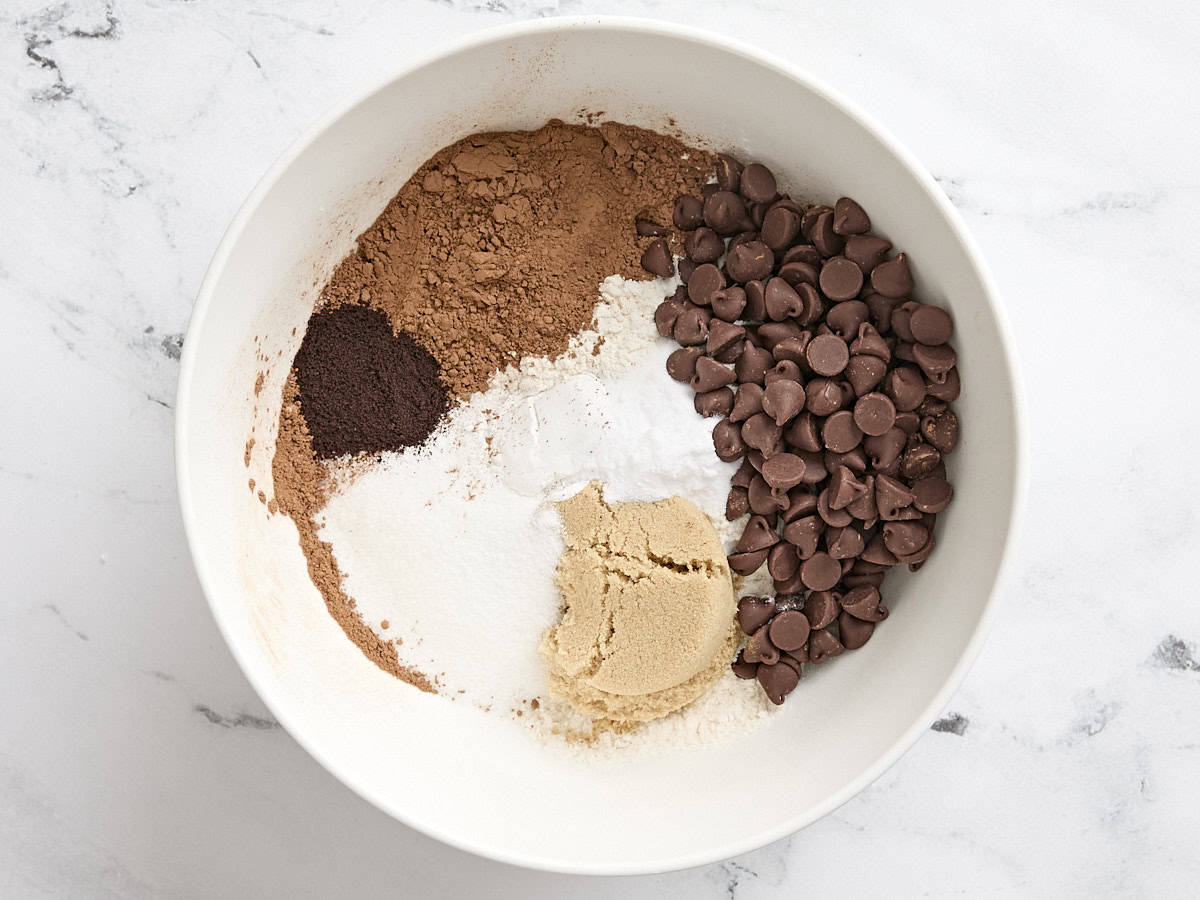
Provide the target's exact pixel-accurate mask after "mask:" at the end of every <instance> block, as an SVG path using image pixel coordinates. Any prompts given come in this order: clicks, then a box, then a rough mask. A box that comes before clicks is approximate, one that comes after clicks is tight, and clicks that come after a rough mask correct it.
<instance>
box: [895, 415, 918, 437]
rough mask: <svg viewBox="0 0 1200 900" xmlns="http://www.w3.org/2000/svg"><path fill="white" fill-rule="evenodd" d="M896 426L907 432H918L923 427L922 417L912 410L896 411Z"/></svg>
mask: <svg viewBox="0 0 1200 900" xmlns="http://www.w3.org/2000/svg"><path fill="white" fill-rule="evenodd" d="M896 427H897V428H899V429H900V430H901V431H903V432H904V433H905V434H916V433H917V429H918V428H920V427H921V417H920V416H918V415H917V414H916V413H915V412H912V411H911V410H910V411H908V412H898V413H896Z"/></svg>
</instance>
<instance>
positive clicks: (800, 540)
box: [783, 516, 825, 559]
mask: <svg viewBox="0 0 1200 900" xmlns="http://www.w3.org/2000/svg"><path fill="white" fill-rule="evenodd" d="M824 530H825V523H824V522H823V521H822V520H821V519H820V518H819V517H818V516H801V517H800V518H798V519H796V520H795V521H794V522H789V523H788V524H787V525H785V526H784V528H783V539H784V540H785V541H787V542H788V543H789V544H792V545H793V546H795V548H796V549H797V551H799V554H800V558H801V559H810V558H811V557H812V555H813V554H814V553H816V552H817V542H818V540H819V539H820V537H821V534H822V532H824Z"/></svg>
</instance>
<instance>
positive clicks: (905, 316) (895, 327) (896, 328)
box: [892, 300, 920, 343]
mask: <svg viewBox="0 0 1200 900" xmlns="http://www.w3.org/2000/svg"><path fill="white" fill-rule="evenodd" d="M919 306H920V304H919V303H914V302H913V301H912V300H908V301H906V302H904V303H897V304H896V305H895V306H894V307H893V308H892V332H893V333H894V334H895V335H896V337H898V338H900V340H902V341H908V342H910V343H911V342H912V341H913V340H915V339H914V337H913V333H912V314H913V313H914V312H915V311H916V310H917V308H918V307H919Z"/></svg>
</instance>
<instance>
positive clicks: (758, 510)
mask: <svg viewBox="0 0 1200 900" xmlns="http://www.w3.org/2000/svg"><path fill="white" fill-rule="evenodd" d="M763 465H764V466H765V465H766V463H765V462H764V463H763ZM746 499H747V501H748V502H749V504H750V511H751V512H753V513H755V514H756V515H760V516H768V517H773V516H776V515H778V514H779V511H780V510H783V509H787V507H788V503H789V502H791V501H789V500H788V495H787V490H786V489H784V490H777V489H775V488H773V487H772V486H771V485H769V484H768V483H767V480H766V478H764V477H763V476H762V475H761V474H755V476H754V480H753V481H751V482H750V488H749V490H748V491H747V492H746Z"/></svg>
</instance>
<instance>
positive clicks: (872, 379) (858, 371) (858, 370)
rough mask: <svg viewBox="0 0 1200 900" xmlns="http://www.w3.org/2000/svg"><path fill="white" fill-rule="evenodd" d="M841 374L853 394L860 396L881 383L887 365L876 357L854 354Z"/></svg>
mask: <svg viewBox="0 0 1200 900" xmlns="http://www.w3.org/2000/svg"><path fill="white" fill-rule="evenodd" d="M842 374H844V375H845V376H846V380H847V381H849V382H850V384H851V386H852V387H853V388H854V393H855V394H858V395H859V396H862V395H863V394H866V393H868V392H869V391H871V390H872V389H873V388H876V387H878V386H879V382H881V381H883V376H884V375H886V374H887V363H885V362H884V361H883V360H882V359H880V358H879V357H878V356H863V355H858V354H855V355H852V356H851V357H850V359H849V360H848V361H847V363H846V368H845V370H844V371H843V373H842ZM894 409H895V407H894V406H893V410H894Z"/></svg>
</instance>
